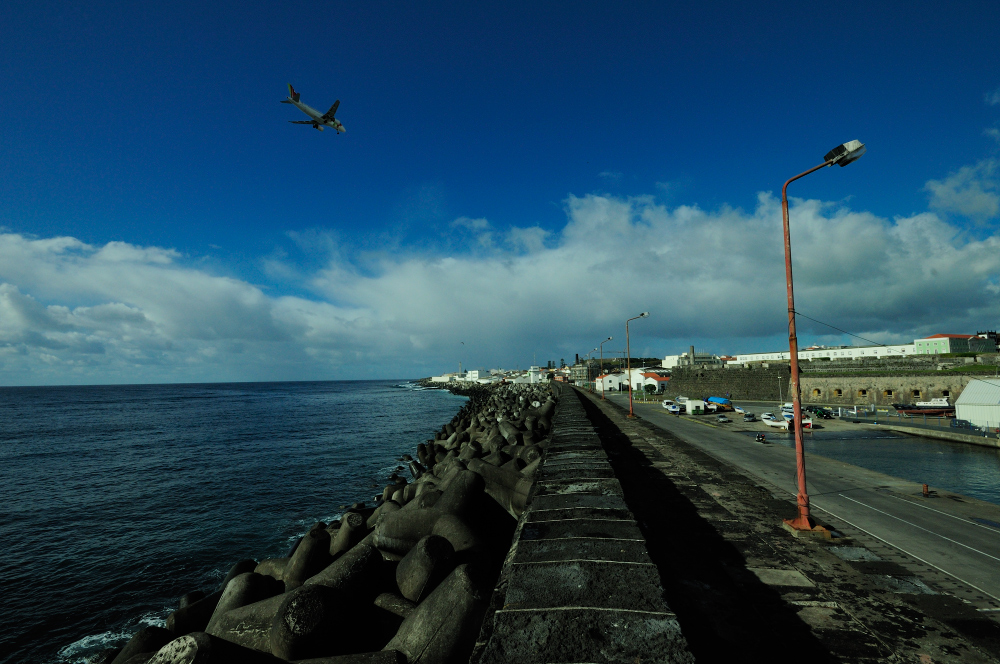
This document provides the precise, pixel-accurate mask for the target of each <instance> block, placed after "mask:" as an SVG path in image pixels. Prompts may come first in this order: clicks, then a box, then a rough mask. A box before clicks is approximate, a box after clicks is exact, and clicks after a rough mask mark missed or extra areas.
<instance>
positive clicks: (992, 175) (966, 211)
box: [925, 160, 1000, 223]
mask: <svg viewBox="0 0 1000 664" xmlns="http://www.w3.org/2000/svg"><path fill="white" fill-rule="evenodd" d="M996 171H997V163H996V162H995V161H993V160H984V161H981V162H979V163H978V164H976V165H975V166H963V167H962V168H960V169H958V171H956V172H955V173H952V174H950V175H949V176H948V177H946V178H945V179H943V180H928V182H927V184H926V186H925V189H926V190H927V191H929V192H930V193H931V201H930V204H931V207H932V208H936V209H938V210H941V211H942V212H947V213H955V214H960V215H962V216H964V217H968V218H969V219H972V220H973V221H977V222H980V223H982V222H985V221H987V220H989V219H992V218H994V217H996V216H997V215H998V214H1000V196H998V195H997V193H996V191H997V189H998V188H1000V183H998V181H997V178H996Z"/></svg>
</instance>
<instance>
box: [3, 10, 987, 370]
mask: <svg viewBox="0 0 1000 664" xmlns="http://www.w3.org/2000/svg"><path fill="white" fill-rule="evenodd" d="M10 4H11V3H8V5H5V6H3V7H2V8H0V24H2V25H4V26H6V28H7V29H5V30H4V31H3V37H0V57H2V58H3V61H4V63H5V66H4V67H3V68H0V81H2V82H3V87H4V89H5V90H7V94H5V95H3V97H2V98H0V114H2V116H0V117H2V118H3V124H4V131H3V138H2V140H0V233H2V236H0V383H2V384H13V385H18V384H46V383H48V384H55V383H103V382H124V383H128V382H177V381H223V380H299V379H301V380H310V379H326V378H330V379H341V378H344V379H347V378H376V377H416V376H423V375H429V374H431V373H437V372H440V371H445V370H451V369H455V368H457V362H458V361H459V360H461V361H462V362H463V363H464V365H465V366H483V367H495V366H504V367H513V366H521V367H524V366H526V365H528V364H530V363H531V361H532V358H533V357H534V358H535V359H536V360H537V361H538V362H540V363H544V362H545V361H547V360H558V359H560V358H566V359H571V358H572V357H573V356H574V354H575V353H581V354H582V353H586V352H587V351H589V350H590V349H591V348H593V346H594V345H596V343H597V342H599V341H600V340H601V339H603V338H605V337H607V336H608V335H614V336H615V337H616V339H617V338H618V337H621V336H623V332H624V330H623V329H621V328H622V327H623V323H624V319H625V318H628V317H629V316H632V315H636V314H637V313H638V312H639V311H645V310H648V311H650V312H651V314H652V315H651V317H650V318H649V319H648V320H643V321H639V322H637V323H636V325H635V326H634V329H633V332H634V337H633V344H632V348H633V354H646V355H655V356H661V355H664V354H672V353H676V352H680V351H683V350H685V349H686V348H687V347H688V346H689V345H691V344H695V345H696V346H698V347H700V348H703V349H705V350H710V351H713V352H718V353H724V352H728V353H736V352H744V351H758V350H772V349H777V348H780V347H781V346H782V345H783V344H784V343H785V339H784V335H783V330H784V324H785V323H784V320H783V307H784V301H783V296H784V288H783V267H782V257H781V236H780V205H779V203H780V200H779V198H778V197H780V188H781V184H782V183H783V182H784V180H786V179H787V178H789V177H791V176H792V175H794V174H796V173H798V172H801V171H803V170H805V169H806V168H809V167H811V166H813V165H815V164H817V163H819V162H821V161H822V157H823V155H824V154H825V153H826V152H827V151H828V150H829V149H831V148H832V147H834V146H835V145H837V144H839V143H842V142H844V141H847V140H851V139H859V140H861V141H863V142H865V143H866V144H867V145H868V154H867V155H866V156H865V157H864V158H863V159H861V160H860V161H858V162H857V163H856V164H853V165H851V166H850V167H848V168H844V169H840V168H836V167H835V168H834V169H828V170H827V169H824V170H822V171H820V172H818V173H816V174H813V175H810V176H809V177H808V178H806V179H803V180H801V181H799V182H796V183H795V184H793V185H792V186H791V187H790V190H789V191H790V193H791V195H792V196H793V201H792V203H793V205H792V223H793V253H794V255H795V269H796V295H797V298H796V302H797V307H798V309H799V310H801V311H802V312H803V313H806V314H808V315H810V316H813V317H815V318H818V319H821V320H825V321H827V322H829V323H831V324H833V325H836V326H837V327H840V328H843V329H847V330H850V331H852V332H856V333H858V334H861V335H864V336H866V337H868V338H872V339H876V340H878V341H881V342H898V341H910V340H912V339H913V338H914V337H915V336H921V335H924V334H932V333H936V332H950V333H960V332H966V333H971V332H975V331H976V330H977V329H987V328H989V329H996V328H997V327H998V326H1000V320H998V318H1000V306H998V304H1000V303H998V301H997V296H998V293H1000V238H998V237H997V233H996V222H997V220H998V218H1000V196H998V193H1000V188H998V181H1000V167H998V165H997V164H998V161H997V160H998V152H1000V74H998V72H1000V55H998V54H1000V50H998V49H997V48H996V26H997V25H1000V5H997V3H995V2H981V3H974V2H966V3H961V4H959V5H951V6H947V7H944V6H942V5H940V4H937V3H920V2H917V3H914V2H907V3H879V5H878V6H877V7H875V8H873V7H872V3H853V4H852V3H838V4H837V5H836V6H833V5H830V6H827V7H819V6H811V5H812V4H814V3H783V2H776V3H766V2H764V3H749V4H748V3H735V2H733V3H728V2H715V3H711V2H710V3H699V4H697V5H695V4H693V3H685V4H683V5H681V4H679V3H678V4H674V5H671V4H667V3H633V4H631V5H629V6H628V7H627V8H624V9H623V8H622V7H620V6H619V5H617V4H613V3H522V4H518V3H504V4H502V5H501V4H496V5H490V6H487V5H479V4H476V5H470V4H469V3H363V4H358V5H354V6H352V5H348V4H344V3H314V4H312V5H301V4H291V3H264V4H262V3H247V2H244V3H209V5H210V6H206V5H205V3H182V2H178V3H148V2H143V3H117V2H103V3H102V2H91V3H86V4H85V5H81V6H70V5H67V4H66V3H46V2H37V3H20V4H21V6H10ZM288 82H291V83H293V84H294V85H295V86H296V89H297V90H298V91H299V92H300V93H301V94H302V99H303V101H305V102H307V103H309V104H311V105H313V106H315V107H317V108H320V109H321V110H325V109H326V108H327V107H328V106H329V104H331V103H332V102H333V100H334V99H340V100H341V105H340V109H339V111H338V118H339V119H340V120H341V121H342V122H343V123H344V125H345V126H346V127H347V133H346V134H344V135H340V136H338V135H335V134H333V133H332V132H330V131H327V132H323V133H322V134H321V133H319V132H317V131H314V130H312V129H310V128H309V127H307V126H303V125H292V124H289V123H288V122H287V120H298V119H301V118H303V117H304V116H302V115H301V114H300V113H299V112H298V111H297V110H296V109H295V108H293V107H291V106H288V105H281V104H279V103H278V101H279V100H280V99H283V98H284V97H285V95H286V94H287V89H286V88H285V84H286V83H288ZM974 328H975V329H974ZM800 335H801V336H802V339H803V341H804V342H806V343H810V342H819V343H844V342H845V341H848V342H849V340H848V339H845V338H844V337H843V335H840V334H839V333H836V332H832V331H831V330H830V329H828V328H823V327H821V326H817V325H815V324H813V323H811V322H808V321H801V322H800ZM463 342H464V343H463ZM612 346H614V344H608V345H606V346H605V349H606V350H608V349H612V348H610V347H612ZM612 350H619V348H613V349H612Z"/></svg>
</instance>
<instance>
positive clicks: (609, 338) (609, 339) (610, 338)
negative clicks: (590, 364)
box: [605, 337, 614, 341]
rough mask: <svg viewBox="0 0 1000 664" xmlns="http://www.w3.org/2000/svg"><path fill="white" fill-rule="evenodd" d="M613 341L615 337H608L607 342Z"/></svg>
mask: <svg viewBox="0 0 1000 664" xmlns="http://www.w3.org/2000/svg"><path fill="white" fill-rule="evenodd" d="M612 339H614V337H608V338H607V339H605V341H611V340H612Z"/></svg>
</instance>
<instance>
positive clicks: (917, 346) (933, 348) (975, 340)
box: [913, 334, 997, 355]
mask: <svg viewBox="0 0 1000 664" xmlns="http://www.w3.org/2000/svg"><path fill="white" fill-rule="evenodd" d="M913 352H914V353H916V354H918V355H940V354H942V353H995V352H997V345H996V342H994V341H993V340H992V339H984V338H983V337H977V336H976V335H974V334H932V335H930V336H929V337H924V338H923V339H917V340H915V341H914V342H913Z"/></svg>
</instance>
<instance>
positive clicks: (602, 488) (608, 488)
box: [535, 479, 622, 496]
mask: <svg viewBox="0 0 1000 664" xmlns="http://www.w3.org/2000/svg"><path fill="white" fill-rule="evenodd" d="M569 493H589V494H593V495H598V496H620V495H622V485H621V484H619V483H618V480H616V479H595V480H590V481H579V482H573V481H569V482H560V481H555V480H553V481H543V480H539V481H537V482H535V495H536V496H548V495H553V494H555V495H562V494H569Z"/></svg>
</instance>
